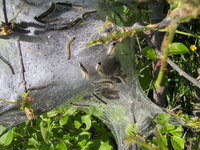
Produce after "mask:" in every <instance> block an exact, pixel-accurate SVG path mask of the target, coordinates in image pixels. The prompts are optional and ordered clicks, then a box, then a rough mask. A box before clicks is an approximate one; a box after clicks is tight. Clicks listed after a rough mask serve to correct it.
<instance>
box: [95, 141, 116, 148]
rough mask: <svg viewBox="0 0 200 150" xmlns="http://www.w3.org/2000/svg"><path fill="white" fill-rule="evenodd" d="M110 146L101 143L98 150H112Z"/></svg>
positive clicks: (107, 143) (106, 143)
mask: <svg viewBox="0 0 200 150" xmlns="http://www.w3.org/2000/svg"><path fill="white" fill-rule="evenodd" d="M112 149H113V148H112V146H111V145H110V144H109V141H106V142H104V141H101V146H100V147H99V149H98V150H112Z"/></svg>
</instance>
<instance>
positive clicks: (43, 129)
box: [40, 122, 49, 144]
mask: <svg viewBox="0 0 200 150" xmlns="http://www.w3.org/2000/svg"><path fill="white" fill-rule="evenodd" d="M40 132H41V135H42V138H43V139H44V141H45V143H47V144H48V143H49V131H48V129H47V128H46V127H44V123H43V122H41V123H40Z"/></svg>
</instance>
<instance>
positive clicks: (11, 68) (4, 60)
mask: <svg viewBox="0 0 200 150" xmlns="http://www.w3.org/2000/svg"><path fill="white" fill-rule="evenodd" d="M0 59H1V60H2V61H3V62H4V63H5V64H7V65H8V67H9V68H10V70H11V72H12V74H15V72H14V69H13V67H12V65H11V64H10V63H9V62H8V61H7V60H6V59H5V58H4V57H3V56H1V54H0Z"/></svg>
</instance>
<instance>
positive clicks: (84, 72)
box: [79, 63, 89, 79]
mask: <svg viewBox="0 0 200 150" xmlns="http://www.w3.org/2000/svg"><path fill="white" fill-rule="evenodd" d="M79 65H80V69H81V71H82V73H83V76H84V78H86V79H87V78H88V77H89V73H88V71H87V69H86V68H85V67H84V66H83V64H82V63H80V64H79Z"/></svg>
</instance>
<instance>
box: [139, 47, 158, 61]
mask: <svg viewBox="0 0 200 150" xmlns="http://www.w3.org/2000/svg"><path fill="white" fill-rule="evenodd" d="M140 53H141V54H142V55H143V56H144V57H146V58H150V59H155V58H157V55H156V52H155V50H154V49H153V48H151V47H145V48H143V49H142V51H141V52H140Z"/></svg>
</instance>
